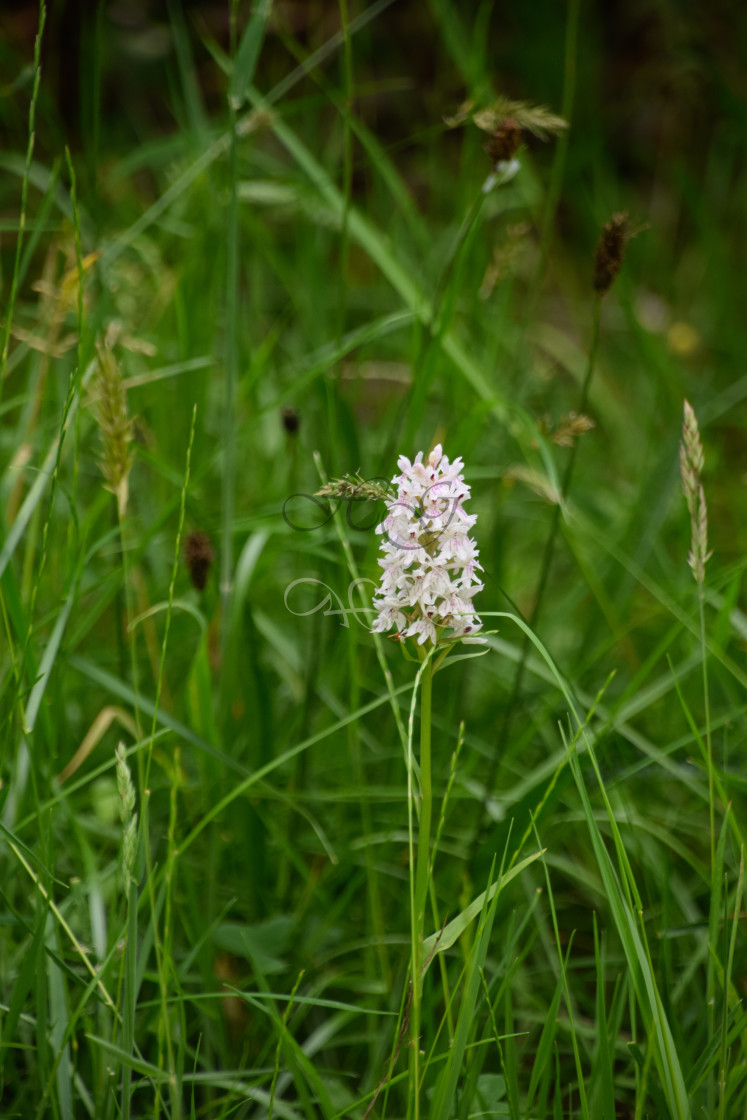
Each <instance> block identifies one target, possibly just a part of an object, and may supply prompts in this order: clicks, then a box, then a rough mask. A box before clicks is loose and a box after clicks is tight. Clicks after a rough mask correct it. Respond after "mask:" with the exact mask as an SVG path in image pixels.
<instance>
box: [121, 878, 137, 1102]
mask: <svg viewBox="0 0 747 1120" xmlns="http://www.w3.org/2000/svg"><path fill="white" fill-rule="evenodd" d="M136 977H137V884H136V883H135V882H134V880H133V881H131V882H130V883H129V884H128V887H127V941H126V943H125V983H124V1007H123V1009H122V1049H123V1050H124V1052H125V1054H128V1055H132V1054H133V1053H134V1049H135V985H136V983H137V979H136ZM131 1093H132V1067H131V1066H130V1065H129V1063H127V1062H125V1063H124V1065H123V1066H122V1120H130V1096H131Z"/></svg>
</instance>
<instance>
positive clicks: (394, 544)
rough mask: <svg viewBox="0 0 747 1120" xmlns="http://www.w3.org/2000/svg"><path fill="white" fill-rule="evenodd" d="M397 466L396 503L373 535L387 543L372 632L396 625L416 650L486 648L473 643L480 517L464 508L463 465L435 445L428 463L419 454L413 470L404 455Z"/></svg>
mask: <svg viewBox="0 0 747 1120" xmlns="http://www.w3.org/2000/svg"><path fill="white" fill-rule="evenodd" d="M397 465H398V466H399V469H400V474H398V475H395V476H394V478H393V479H392V485H393V487H395V488H396V491H397V493H396V497H390V498H389V499H388V500H387V516H386V518H385V520H384V521H383V522H382V524H381V525H379V526H378V527H377V529H376V532H377V533H379V534H381V535H382V536H383V538H384V539H383V540H382V542H381V548H382V551H383V553H384V555H383V557H381V558H380V559H379V564H380V566H381V567H382V568H383V573H382V577H381V584H380V586H379V589H378V591H377V593H376V595H375V597H374V603H373V605H374V608H375V609H376V610H377V611H378V617H377V618H376V620H375V622H374V624H373V627H372V629H373V630H374V631H379V632H384V631H387V630H391V628H392V627H393V626H396V628H397V631H398V634H397V636H398V637H399V638H400V639H402V638H416V639H417V642H418V645H420V646H423V645H424V644H425V643H426V642H430V643H432V644H433V645H434V646H435V645H438V644H439V642H444V641H457V640H462V641H466V642H483V641H484V638H480V637H477V636H476V635H477V632H478V631H479V630H480V628H481V627H482V622H481V621H480V619H479V617H478V616H477V615H476V614H475V609H474V606H473V604H472V599H473V597H474V596H475V595H476V594H477V592H478V591H481V590H482V588H483V584H482V583H481V582H480V580H479V578H478V576H477V575H476V572H477V571H478V569H479V570H480V571H482V567H481V565H480V563H479V562H478V559H477V557H478V555H479V554H478V550H477V547H476V545H475V542H474V540H473V539H472V537H470V536H469V531H470V529H471V528H472V527H473V525H474V524H475V522H476V520H477V517H476V516H475V515H470V514H468V513H466V512H465V510H464V506H463V503H464V501H465V500H466V499H467V498H469V496H470V488H469V486H468V485H467V484H466V483H465V481H464V478H463V477H462V473H461V472H462V469H463V466H464V464H463V462H462V460H461V459H455V460H454V462H453V463H450V462H449V460H448V458H447V457H446V456H445V455H444V454H443V452H442V449H441V446H440V445H439V446H438V447H435V448H434V449H433V451H431V453H430V454H429V456H428V458H427V459H426V461H425V462H423V452H422V451H419V452H418V454H417V455H416V456H415V459H414V461H413V462H412V463H411V462H410V460H409V459H407V458H406V457H405V456H404V455H402V456H400V458H399V459H398V461H397Z"/></svg>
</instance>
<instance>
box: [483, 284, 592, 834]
mask: <svg viewBox="0 0 747 1120" xmlns="http://www.w3.org/2000/svg"><path fill="white" fill-rule="evenodd" d="M600 312H601V298H600V296H599V295H596V296H595V297H594V310H593V319H592V329H591V345H590V347H589V360H588V362H587V365H586V373H585V375H584V381H583V385H582V386H581V397H580V399H579V403H578V411H579V412H580V413H583V412H585V410H586V406H587V404H588V400H589V389H590V387H591V380H592V377H593V376H594V367H595V365H596V358H597V348H598V346H599V319H600ZM578 444H579V440H578V439H575V440H574V442H573V446H572V447H571V451H570V455H569V456H568V462H567V463H566V467H565V471H564V473H563V479H562V481H561V484H560V493H559V495H558V500H557V502H556V503H555V505H554V506H553V511H552V521H551V523H550V532H549V533H548V536H547V540H546V541H545V549H544V552H543V554H542V564H541V567H540V574H539V577H538V579H537V588H536V590H535V593H534V607H533V608H532V612H531V614H530V615H529V618H528V620H527V621H528V624H529V627H530V629H532V630H536V628H537V623H538V621H539V616H540V611H541V609H542V602H543V599H544V596H545V591H546V590H547V582H548V578H549V575H550V569H551V567H552V562H553V558H554V556H555V544H556V541H557V537H558V529H559V528H560V515H561V513H562V510H563V506H564V505H565V501H566V498H567V497H568V494H569V493H570V489H571V481H572V479H573V469H574V467H575V465H576V455H577V454H578ZM530 642H531V639H530V637H529V633H528V632H527V631H525V632H524V637H523V640H522V644H521V655H520V657H519V660H518V663H517V665H516V673H515V675H514V683H513V687H512V689H511V696H510V698H509V701H508V705H507V706H506V710H505V714H504V716H503V722H502V726H501V730H500V732H499V736H498V748H497V750H496V751H495V753H494V755H493V759H492V761H491V764H490V770H489V772H488V775H487V778H486V781H485V801H484V803H483V818H484V816H485V805H486V804H487V799H488V798H489V797H490V794H491V791H492V789H493V784H494V782H495V775H496V771H497V767H498V760H499V759H500V758H501V756H502V754H503V747H504V745H505V743H506V741H507V740H508V736H509V733H510V730H511V724H512V721H513V716H514V712H515V709H516V704H517V702H518V699H519V694H520V693H521V686H522V683H523V680H524V670H525V668H526V662H527V657H528V655H529V646H530ZM479 835H480V828H479V827H478V830H477V832H476V833H475V840H474V842H473V846H474V844H476V843H477V839H478V837H479Z"/></svg>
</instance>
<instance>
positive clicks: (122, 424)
mask: <svg viewBox="0 0 747 1120" xmlns="http://www.w3.org/2000/svg"><path fill="white" fill-rule="evenodd" d="M112 346H113V339H112V337H111V332H107V337H106V339H105V341H104V342H103V343H99V345H98V351H99V364H98V370H97V375H96V390H97V392H96V407H95V413H96V420H97V421H98V425H99V429H100V431H101V442H102V445H103V453H102V456H101V460H100V466H101V471H102V474H103V475H104V478H105V479H106V488H107V490H111V492H112V494H114V496H115V497H116V499H117V505H118V507H119V515H120V517H124V515H125V513H126V511H127V499H128V496H129V484H128V480H129V475H130V471H131V470H132V463H133V454H132V451H131V449H130V444H131V443H132V420H131V419H130V418H129V416H128V415H127V393H126V391H125V387H124V382H123V380H122V371H121V369H120V366H119V363H118V362H117V359H116V358H115V357H114V353H113V350H112Z"/></svg>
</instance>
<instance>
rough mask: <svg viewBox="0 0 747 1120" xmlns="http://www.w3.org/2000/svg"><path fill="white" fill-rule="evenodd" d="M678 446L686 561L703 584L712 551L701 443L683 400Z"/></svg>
mask: <svg viewBox="0 0 747 1120" xmlns="http://www.w3.org/2000/svg"><path fill="white" fill-rule="evenodd" d="M683 413H684V416H683V421H682V443H681V444H680V477H681V479H682V493H683V494H684V495H685V501H686V502H687V509H688V512H689V514H690V531H691V539H690V552H689V555H688V557H687V562H688V564H689V565H690V570H691V571H692V573H693V576H694V577H695V581H696V583H698V584H703V583H704V582H705V566H706V563H707V561H708V559H709V557H710V556H712V555H713V553H712V552H709V551H708V508H707V506H706V499H705V491H704V490H703V484H702V482H701V481H700V476H701V474H702V472H703V467H704V466H705V455H704V453H703V443H702V441H701V438H700V429H699V427H698V418H697V416H696V415H695V412H694V410H693V407H692V405H691V404H690V403H689V401H685V403H684V408H683Z"/></svg>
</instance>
